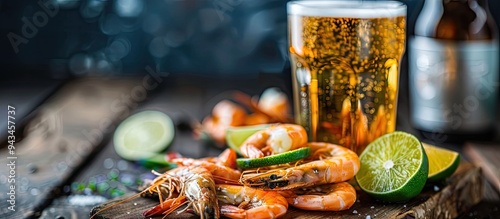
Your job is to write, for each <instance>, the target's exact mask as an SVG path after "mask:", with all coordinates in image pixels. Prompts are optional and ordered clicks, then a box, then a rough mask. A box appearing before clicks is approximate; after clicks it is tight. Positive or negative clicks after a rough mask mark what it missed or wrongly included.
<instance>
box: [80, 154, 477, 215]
mask: <svg viewBox="0 0 500 219" xmlns="http://www.w3.org/2000/svg"><path fill="white" fill-rule="evenodd" d="M356 190H357V194H358V199H357V201H356V203H355V204H354V205H353V206H352V207H351V208H350V209H349V210H345V211H340V212H325V211H304V210H299V209H296V208H293V207H289V209H288V212H287V214H286V215H285V216H284V217H283V218H303V219H313V218H332V219H337V218H368V216H370V218H417V219H418V218H455V217H457V216H459V215H460V214H461V213H463V212H465V211H466V210H467V209H469V208H470V207H472V206H473V205H475V204H477V203H479V201H480V200H481V198H482V194H483V177H482V173H481V169H480V168H479V167H476V166H474V165H472V164H469V163H464V162H462V164H461V165H460V167H459V169H458V170H457V171H456V172H455V174H454V175H453V176H452V177H450V178H449V179H448V180H447V182H446V184H439V185H438V184H432V185H431V184H428V185H427V186H426V187H425V188H424V191H423V192H422V193H421V194H420V195H419V196H418V197H416V198H414V199H412V200H411V201H409V202H407V203H404V204H384V203H380V202H376V201H375V200H373V199H371V198H370V197H369V196H367V195H366V193H364V192H362V191H360V190H359V188H357V189H356ZM123 199H124V198H120V199H116V200H112V201H110V202H107V203H104V204H102V205H99V206H96V207H94V208H93V209H92V211H91V212H90V214H91V215H93V214H95V218H142V212H143V211H144V210H146V209H149V208H151V207H153V206H155V205H157V204H158V201H157V200H154V199H149V198H143V197H139V198H135V199H133V200H130V201H125V202H122V203H120V202H121V201H123ZM113 205H115V206H113ZM110 206H112V207H110ZM106 207H110V208H107V209H105V208H106ZM103 209H104V210H103ZM100 210H102V211H100ZM96 213H97V214H96ZM159 218H161V217H159ZM167 218H178V219H186V218H198V216H196V215H194V214H190V213H181V214H175V213H174V214H171V215H169V216H168V217H167Z"/></svg>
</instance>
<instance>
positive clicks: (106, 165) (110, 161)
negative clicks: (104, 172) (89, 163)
mask: <svg viewBox="0 0 500 219" xmlns="http://www.w3.org/2000/svg"><path fill="white" fill-rule="evenodd" d="M114 165H115V161H113V159H111V158H106V159H104V162H103V166H104V168H106V169H111V168H113V166H114Z"/></svg>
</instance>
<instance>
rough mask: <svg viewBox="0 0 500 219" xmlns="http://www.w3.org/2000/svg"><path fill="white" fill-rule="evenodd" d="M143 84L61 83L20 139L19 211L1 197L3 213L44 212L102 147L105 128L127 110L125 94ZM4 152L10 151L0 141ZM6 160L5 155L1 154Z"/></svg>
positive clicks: (13, 215) (113, 81)
mask: <svg viewBox="0 0 500 219" xmlns="http://www.w3.org/2000/svg"><path fill="white" fill-rule="evenodd" d="M139 83H140V80H135V79H133V78H128V79H111V78H108V79H103V78H82V79H78V80H75V81H72V82H70V83H68V84H66V85H65V86H64V87H62V88H61V89H60V90H59V91H58V92H57V94H56V95H54V96H53V97H51V98H50V99H48V100H47V102H45V103H44V104H42V105H41V106H40V107H39V108H38V109H37V110H36V112H35V114H34V115H33V116H32V119H31V120H30V121H29V122H28V123H27V125H26V127H16V129H17V130H16V131H18V132H21V131H22V130H23V129H24V133H23V136H19V138H17V139H16V143H15V147H16V148H15V154H14V155H12V156H15V157H16V159H15V163H16V166H15V179H16V182H15V192H16V197H15V199H16V207H15V210H16V211H5V210H6V209H7V205H8V204H9V203H8V202H6V201H2V202H0V207H1V209H2V210H3V211H4V212H2V213H5V214H2V217H3V216H5V217H8V218H23V217H37V216H39V215H38V214H39V212H40V210H41V209H40V208H43V207H44V205H45V204H46V203H47V202H49V201H50V200H51V198H52V197H53V196H55V195H57V189H58V187H59V186H61V184H63V183H65V181H67V180H68V179H69V178H70V177H71V176H72V174H74V172H73V171H74V170H76V169H78V168H79V167H80V166H81V164H82V163H83V161H85V160H86V159H87V158H88V157H89V156H90V155H91V154H92V153H94V152H95V151H96V149H97V146H98V145H99V144H100V143H101V141H102V140H103V138H104V136H105V131H106V130H108V129H109V128H110V126H111V125H112V124H113V123H114V122H116V121H118V119H119V116H120V115H123V114H125V113H128V111H130V110H127V108H125V107H122V108H117V107H114V106H113V104H114V103H116V101H118V103H119V104H121V105H120V106H123V105H127V104H128V105H130V104H131V101H130V102H127V101H128V100H123V101H122V95H123V94H126V93H127V92H130V90H131V89H132V88H134V87H136V86H138V84H139ZM0 148H1V150H0V153H1V154H2V155H4V154H7V147H5V146H1V147H0ZM0 163H2V164H6V163H8V160H7V158H6V156H2V157H0ZM5 168H7V166H6V165H1V167H0V170H1V172H0V173H1V174H0V179H2V178H5V177H6V176H5V175H4V173H8V171H5ZM8 189H9V187H7V186H2V187H0V199H1V200H7V199H8V198H7V197H6V196H7V193H8V192H9V191H8Z"/></svg>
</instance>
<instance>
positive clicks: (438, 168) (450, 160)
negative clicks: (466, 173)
mask: <svg viewBox="0 0 500 219" xmlns="http://www.w3.org/2000/svg"><path fill="white" fill-rule="evenodd" d="M422 145H423V146H424V149H425V153H426V154H427V157H428V158H429V175H428V179H427V180H429V181H430V182H436V181H441V180H444V179H446V178H448V177H450V176H451V175H452V174H453V173H454V172H455V170H457V168H458V165H460V154H459V153H458V152H455V151H452V150H448V149H444V148H440V147H436V146H433V145H430V144H426V143H422Z"/></svg>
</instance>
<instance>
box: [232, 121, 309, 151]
mask: <svg viewBox="0 0 500 219" xmlns="http://www.w3.org/2000/svg"><path fill="white" fill-rule="evenodd" d="M306 144H307V133H306V130H305V129H304V127H302V126H300V125H295V124H279V125H273V126H270V127H269V128H266V129H264V130H261V131H258V132H256V133H255V134H253V135H251V136H250V137H248V138H247V139H246V140H245V141H244V142H243V144H242V145H241V147H240V151H241V153H242V155H243V156H245V157H249V158H259V157H264V156H267V155H272V154H279V153H283V152H286V151H289V150H293V149H297V148H299V147H303V146H305V145H306Z"/></svg>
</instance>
